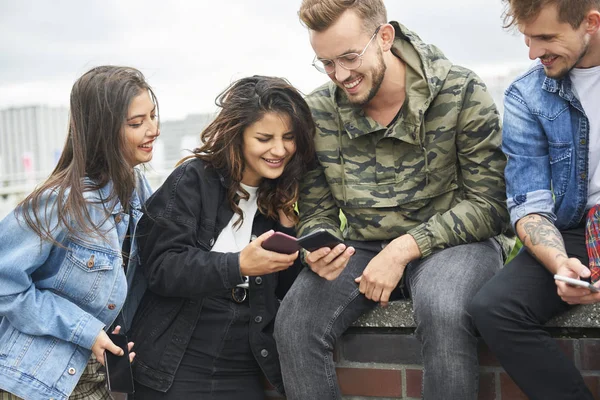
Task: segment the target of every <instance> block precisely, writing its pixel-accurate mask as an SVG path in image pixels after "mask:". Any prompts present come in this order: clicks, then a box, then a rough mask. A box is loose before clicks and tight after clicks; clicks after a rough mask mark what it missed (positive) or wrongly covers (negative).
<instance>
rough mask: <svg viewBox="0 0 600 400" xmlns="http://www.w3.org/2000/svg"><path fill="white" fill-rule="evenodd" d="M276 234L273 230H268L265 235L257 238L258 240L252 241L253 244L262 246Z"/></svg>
mask: <svg viewBox="0 0 600 400" xmlns="http://www.w3.org/2000/svg"><path fill="white" fill-rule="evenodd" d="M274 233H275V231H274V230H273V229H271V230H268V231H266V232H265V233H263V234H262V235H260V236H259V237H257V238H256V239H254V240H253V241H252V243H255V244H256V245H258V246H260V245H261V244H262V242H264V241H265V240H267V239H268V238H269V237H271V236H273V234H274Z"/></svg>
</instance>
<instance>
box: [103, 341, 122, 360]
mask: <svg viewBox="0 0 600 400" xmlns="http://www.w3.org/2000/svg"><path fill="white" fill-rule="evenodd" d="M104 350H105V351H110V352H111V353H113V354H114V355H116V356H122V355H123V354H124V351H123V349H122V348H120V347H119V346H117V345H116V344H114V343H113V342H112V340H110V339H108V343H107V344H106V346H105V347H104Z"/></svg>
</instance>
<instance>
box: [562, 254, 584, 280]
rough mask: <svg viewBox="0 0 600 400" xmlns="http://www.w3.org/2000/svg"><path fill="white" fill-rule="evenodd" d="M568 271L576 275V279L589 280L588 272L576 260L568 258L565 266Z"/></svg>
mask: <svg viewBox="0 0 600 400" xmlns="http://www.w3.org/2000/svg"><path fill="white" fill-rule="evenodd" d="M563 265H564V266H566V267H567V268H568V269H569V270H571V271H573V272H574V273H576V274H577V277H581V278H589V276H590V270H589V269H588V268H587V267H586V266H585V265H583V264H582V263H581V261H579V260H578V259H576V258H569V259H568V260H567V262H566V263H565V264H563Z"/></svg>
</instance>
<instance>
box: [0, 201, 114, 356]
mask: <svg viewBox="0 0 600 400" xmlns="http://www.w3.org/2000/svg"><path fill="white" fill-rule="evenodd" d="M48 201H50V200H48V198H46V200H45V201H42V202H41V203H42V204H47V203H48ZM42 207H44V206H42ZM41 212H42V218H43V215H44V211H43V210H42V211H41ZM48 221H49V223H50V224H54V225H50V226H56V222H57V219H56V216H55V215H52V216H51V217H50V218H49V219H48ZM54 235H55V238H57V239H58V240H60V238H61V236H64V234H62V233H61V232H60V229H57V231H55V232H54ZM57 251H61V250H60V249H59V247H57V246H56V245H54V244H53V243H51V242H49V241H47V240H44V241H42V240H40V238H39V237H38V236H37V234H36V233H35V232H33V231H32V230H31V229H30V228H29V226H28V225H27V224H26V223H25V222H24V221H23V219H22V218H19V219H17V217H16V216H15V213H14V212H11V213H10V214H9V215H8V216H6V218H4V219H3V220H2V221H0V317H3V318H6V319H7V320H8V321H9V322H10V324H11V325H12V326H13V327H15V328H16V329H17V330H19V331H20V332H23V333H25V334H28V335H35V336H46V335H48V336H53V337H56V338H58V339H61V340H64V341H68V342H72V343H75V344H76V345H79V346H82V347H85V348H87V349H91V348H92V345H93V344H94V342H95V340H96V337H97V336H98V333H99V332H100V330H101V329H103V328H104V324H103V323H102V322H101V321H99V320H97V319H96V318H95V317H93V316H92V315H91V314H89V313H88V312H86V311H84V310H83V309H81V308H80V307H79V306H78V305H76V304H75V303H73V302H71V301H69V300H67V299H66V298H64V297H62V296H60V295H59V294H57V293H54V292H53V291H50V290H40V289H38V288H37V287H36V285H35V281H34V279H33V276H35V274H36V273H41V272H40V270H41V268H42V267H46V268H43V270H44V271H45V272H44V273H48V272H49V271H52V270H53V269H58V268H59V267H60V265H56V266H55V267H53V266H48V265H47V263H48V262H60V261H54V260H58V259H60V257H51V256H52V254H53V252H57Z"/></svg>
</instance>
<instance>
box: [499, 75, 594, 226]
mask: <svg viewBox="0 0 600 400" xmlns="http://www.w3.org/2000/svg"><path fill="white" fill-rule="evenodd" d="M588 136H589V121H588V119H587V117H586V115H585V113H584V111H583V107H582V106H581V103H580V102H579V100H578V99H577V98H576V97H575V94H574V93H573V90H572V88H571V81H570V79H569V76H568V75H567V76H566V77H565V78H563V79H561V80H555V79H551V78H548V77H546V74H545V73H544V68H543V66H542V65H541V64H538V65H535V66H534V67H533V68H531V69H530V70H529V71H528V72H526V73H525V74H524V75H522V76H521V77H519V78H517V79H516V80H515V81H514V82H513V83H512V85H511V86H509V88H508V89H507V90H506V92H505V97H504V128H503V133H502V150H503V151H504V153H506V155H507V156H508V162H507V165H506V170H505V177H506V191H507V201H508V209H509V211H510V217H511V222H512V224H513V227H514V226H515V224H516V223H517V221H518V220H519V219H521V218H523V217H524V216H526V215H528V214H534V213H535V214H542V215H545V216H547V217H548V218H550V219H551V220H552V221H553V222H554V223H555V225H556V227H557V228H558V229H559V230H564V229H568V228H571V227H574V226H576V225H577V224H578V223H579V222H580V221H581V219H582V217H583V216H584V213H585V207H586V203H587V191H588Z"/></svg>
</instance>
